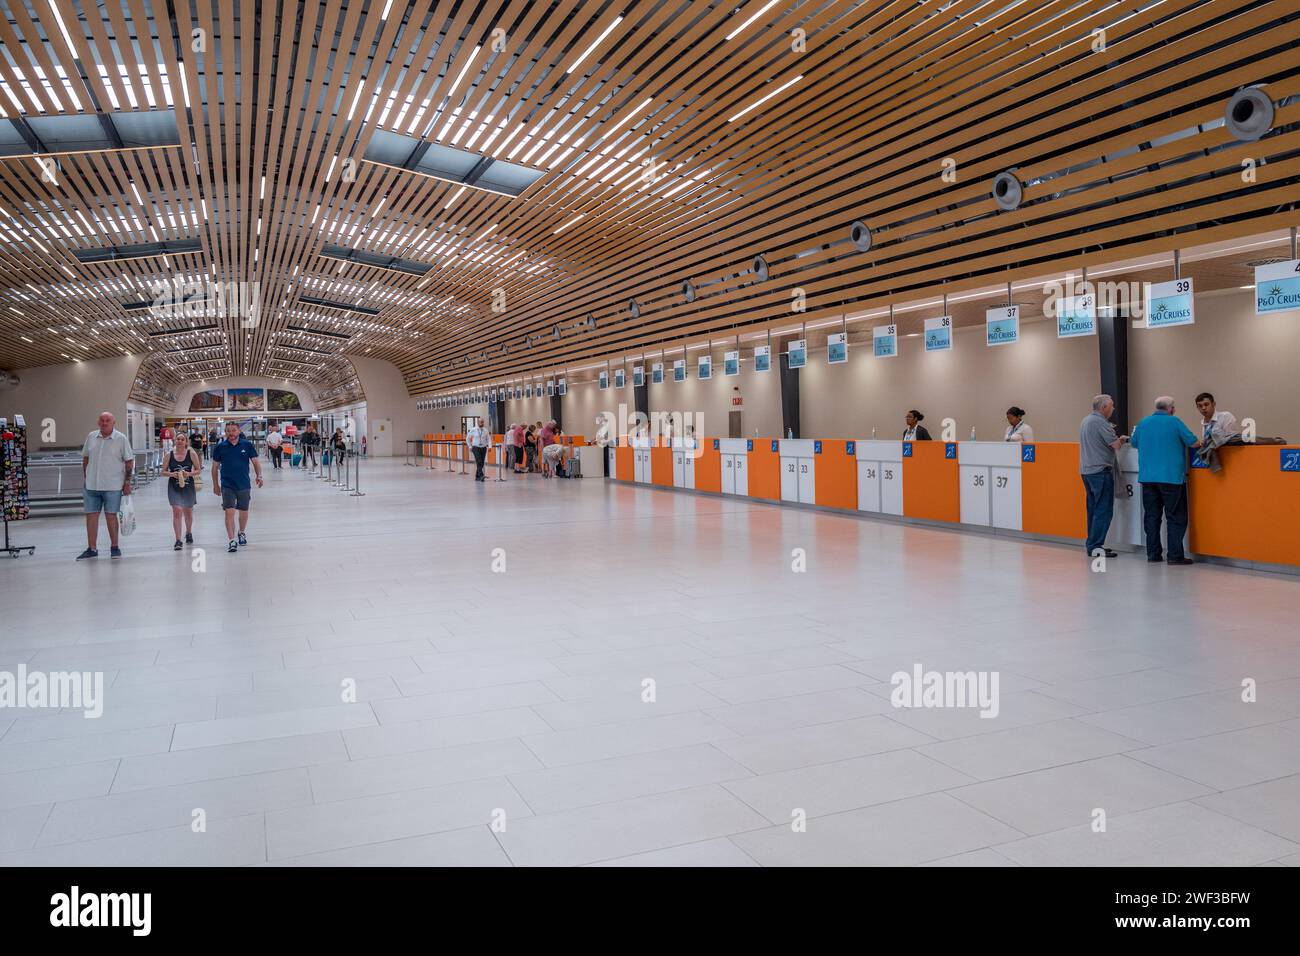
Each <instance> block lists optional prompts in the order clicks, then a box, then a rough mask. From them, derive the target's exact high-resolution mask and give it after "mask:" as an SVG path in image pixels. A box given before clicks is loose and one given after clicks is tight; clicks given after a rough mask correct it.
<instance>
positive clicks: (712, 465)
mask: <svg viewBox="0 0 1300 956" xmlns="http://www.w3.org/2000/svg"><path fill="white" fill-rule="evenodd" d="M742 449H743V450H742ZM669 451H670V450H669V449H667V448H653V449H649V450H648V452H647V457H648V458H649V459H650V461H651V463H652V468H651V471H652V472H653V478H651V476H650V475H646V477H645V478H642V479H641V480H642V481H645V482H649V481H651V480H652V481H653V483H654V484H656V485H659V486H662V487H668V486H670V485H672V484H674V482H673V481H672V478H671V474H670V472H671V468H672V459H671V455H670V454H668V453H669ZM656 453H658V455H656ZM615 454H616V458H617V463H616V475H617V477H618V478H620V479H622V480H631V478H632V475H633V473H634V465H633V460H632V455H633V449H632V448H629V447H626V446H623V445H620V446H619V448H618V449H617V451H616V453H615ZM1134 454H1135V453H1134V452H1133V451H1132V450H1129V451H1127V452H1125V453H1124V454H1122V455H1121V462H1120V465H1121V469H1122V470H1124V471H1125V474H1124V476H1123V480H1124V484H1123V485H1122V486H1121V491H1123V492H1125V494H1124V497H1123V498H1121V499H1119V500H1117V501H1116V510H1115V518H1114V520H1113V522H1112V525H1111V536H1110V537H1109V538H1108V539H1107V540H1108V543H1111V544H1113V545H1116V546H1120V547H1130V548H1134V547H1140V546H1141V544H1142V532H1141V527H1142V525H1141V486H1140V485H1138V483H1137V481H1136V474H1134V473H1133V472H1135V471H1136V464H1135V463H1134V461H1135V459H1134ZM1220 454H1221V456H1222V458H1221V461H1222V463H1223V469H1222V471H1221V472H1220V473H1218V474H1214V473H1212V472H1211V471H1210V470H1209V469H1207V468H1204V467H1193V468H1191V469H1190V471H1189V474H1188V495H1189V501H1190V517H1191V522H1190V532H1189V545H1190V549H1191V551H1192V553H1193V554H1197V555H1201V556H1206V557H1217V558H1225V559H1230V560H1232V561H1236V562H1245V563H1252V564H1260V565H1272V566H1280V567H1283V568H1287V567H1291V568H1297V569H1300V446H1298V445H1256V446H1247V445H1243V446H1231V447H1228V448H1225V449H1222V450H1221V453H1220ZM660 458H661V459H662V461H659V460H657V459H660ZM737 459H742V460H743V461H737ZM742 466H743V467H742ZM783 469H785V470H788V471H790V472H791V473H790V474H789V475H785V474H784V472H783ZM899 472H901V478H902V480H901V487H900V483H899V482H898V481H897V474H898V473H899ZM742 474H744V475H746V476H747V478H742V477H740V476H741V475H742ZM624 476H626V478H625V477H624ZM801 476H802V477H803V478H804V479H805V484H804V485H800V484H799V478H800V477H801ZM728 478H730V479H731V480H730V481H729V480H728ZM783 478H784V479H786V480H785V481H784V485H783ZM677 485H678V487H681V483H680V482H678V483H677ZM808 485H811V489H812V492H813V495H812V497H813V501H812V502H811V503H813V504H814V505H815V506H816V507H823V508H834V509H837V510H841V511H852V510H855V509H856V510H858V511H860V512H864V513H869V514H870V513H874V514H879V515H897V516H901V517H902V519H903V520H908V519H913V520H920V521H924V522H926V523H927V524H934V523H939V524H951V525H953V526H954V527H966V528H977V529H987V530H989V531H993V532H995V533H1014V534H1024V535H1031V536H1034V537H1042V538H1051V539H1057V540H1062V539H1064V540H1074V541H1078V542H1080V544H1081V543H1082V541H1083V539H1084V536H1085V520H1086V518H1085V506H1084V494H1083V482H1082V481H1081V480H1080V478H1079V446H1078V444H1077V443H1074V442H1034V443H1031V444H1025V445H1008V444H1007V443H1004V442H942V441H929V442H891V441H875V440H865V441H844V440H839V439H819V440H813V439H792V440H781V439H770V438H763V439H758V438H755V439H704V441H703V447H702V451H701V453H700V456H699V458H698V459H697V460H696V463H695V479H694V490H696V491H703V492H710V493H715V494H717V493H721V494H724V495H725V494H735V495H737V496H739V497H750V498H758V499H762V500H765V501H773V502H781V501H782V500H785V501H789V502H799V503H801V504H809V503H810V502H809V496H808V494H807V493H806V491H805V488H806V487H807V486H808ZM687 487H689V485H688V486H687ZM732 489H735V490H734V491H733V490H732ZM900 499H901V500H900Z"/></svg>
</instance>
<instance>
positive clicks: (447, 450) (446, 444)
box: [443, 442, 454, 475]
mask: <svg viewBox="0 0 1300 956" xmlns="http://www.w3.org/2000/svg"><path fill="white" fill-rule="evenodd" d="M443 446H444V447H445V450H446V452H447V474H449V475H450V474H451V473H452V471H453V470H454V469H453V468H452V467H451V442H443Z"/></svg>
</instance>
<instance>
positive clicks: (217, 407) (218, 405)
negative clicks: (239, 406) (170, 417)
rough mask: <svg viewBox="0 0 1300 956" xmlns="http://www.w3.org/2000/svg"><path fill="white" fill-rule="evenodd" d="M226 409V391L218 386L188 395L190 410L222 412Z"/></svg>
mask: <svg viewBox="0 0 1300 956" xmlns="http://www.w3.org/2000/svg"><path fill="white" fill-rule="evenodd" d="M225 410H226V393H225V391H224V390H223V389H220V388H209V389H207V390H205V391H202V392H195V393H194V394H193V395H191V396H190V411H192V412H223V411H225Z"/></svg>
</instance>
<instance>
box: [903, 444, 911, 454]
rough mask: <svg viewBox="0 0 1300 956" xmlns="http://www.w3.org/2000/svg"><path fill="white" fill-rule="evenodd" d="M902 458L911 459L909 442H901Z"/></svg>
mask: <svg viewBox="0 0 1300 956" xmlns="http://www.w3.org/2000/svg"><path fill="white" fill-rule="evenodd" d="M903 457H904V458H911V457H912V443H911V442H910V441H905V442H903Z"/></svg>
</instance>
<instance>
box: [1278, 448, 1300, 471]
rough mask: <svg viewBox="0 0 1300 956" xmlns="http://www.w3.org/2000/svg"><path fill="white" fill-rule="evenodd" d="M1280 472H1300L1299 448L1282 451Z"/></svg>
mask: <svg viewBox="0 0 1300 956" xmlns="http://www.w3.org/2000/svg"><path fill="white" fill-rule="evenodd" d="M1282 470H1283V471H1295V472H1300V448H1283V449H1282Z"/></svg>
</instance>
